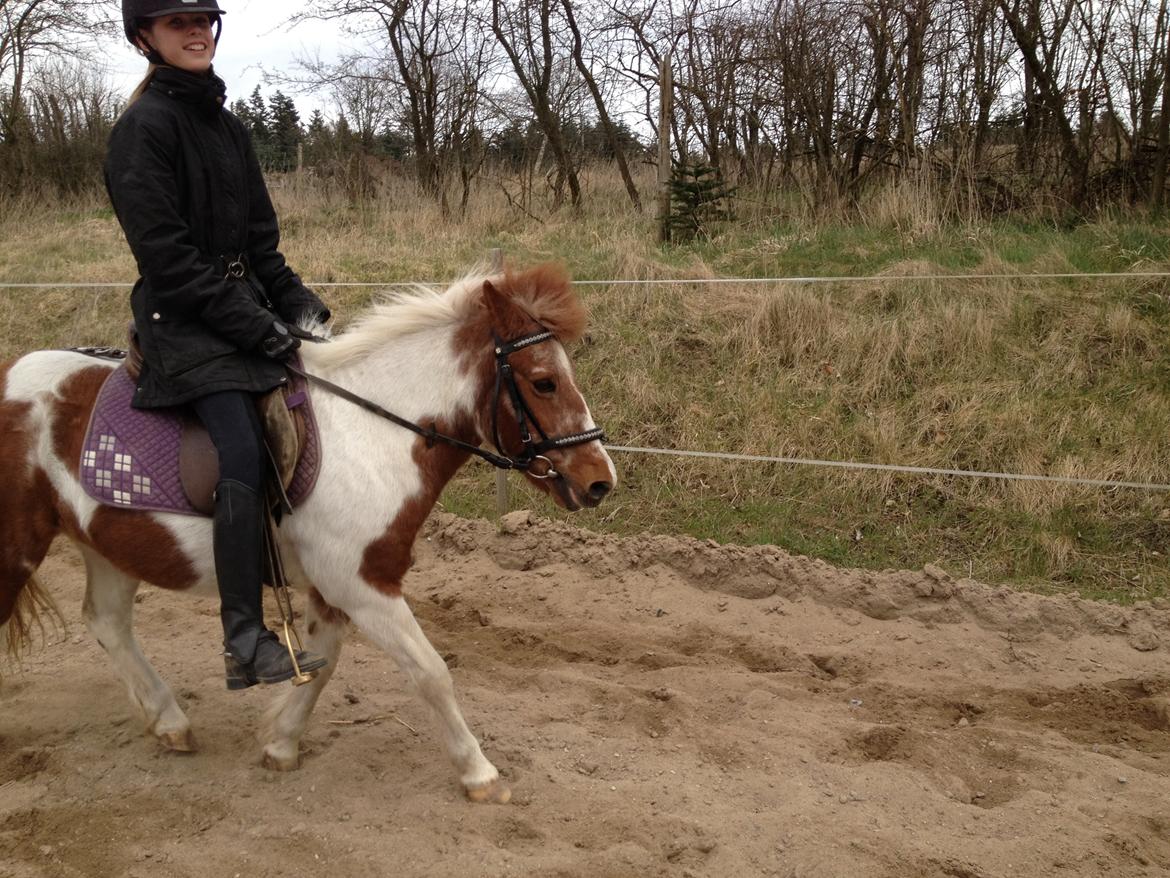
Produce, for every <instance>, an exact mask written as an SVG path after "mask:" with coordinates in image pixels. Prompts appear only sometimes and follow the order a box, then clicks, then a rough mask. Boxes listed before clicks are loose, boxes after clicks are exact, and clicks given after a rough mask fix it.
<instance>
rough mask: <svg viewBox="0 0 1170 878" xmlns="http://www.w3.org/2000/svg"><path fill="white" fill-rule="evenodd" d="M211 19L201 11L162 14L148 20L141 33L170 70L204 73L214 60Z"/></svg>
mask: <svg viewBox="0 0 1170 878" xmlns="http://www.w3.org/2000/svg"><path fill="white" fill-rule="evenodd" d="M211 30H212V27H211V16H209V15H207V14H206V13H203V12H183V13H175V14H174V15H164V16H162V17H161V18H154V19H151V21H150V27H149V28H143V29H142V33H143V34H144V35H145V36H146V38H147V40H149V42H150V45H152V46H154V48H155V49H156V50H157V51H158V53H159V54H160V55H162V57H163V60H164V61H166V62H167V63H168V64H170V65H171V66H172V67H177V68H179V69H180V70H186V71H188V72H189V73H206V72H207V71H208V70H209V69H210V68H211V59H212V58H214V57H215V40H214V39H213V38H212V33H211Z"/></svg>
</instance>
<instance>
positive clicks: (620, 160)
mask: <svg viewBox="0 0 1170 878" xmlns="http://www.w3.org/2000/svg"><path fill="white" fill-rule="evenodd" d="M561 4H562V6H563V7H564V10H565V22H566V23H567V24H568V26H569V32H570V33H571V34H572V36H573V63H574V64H576V65H577V70H578V71H579V72H580V74H581V78H582V79H583V80H584V82H585V85H586V87H587V88H588V89H589V94H590V95H592V96H593V103H594V106H596V107H597V118H598V121H599V122H600V123H601V126H602V128H603V129H604V131H605V136H606V139H607V140H608V141H609V148H610V152H612V153H613V157H614V162H615V163H616V164H617V166H618V172H619V173H620V174H621V175H622V182H623V183H624V184H625V187H626V194H627V195H629V197H630V203H631V204H633V205H634V208H635V209H636V210H637V211H638V212H639V213H641V212H642V200H641V198H639V196H638V188H637V187H636V186H635V185H634V179H633V177H631V176H630V166H629V162H627V161H626V152H625V147H624V145H623V144H622V143H620V142H619V140H618V136H617V129H616V128H615V127H614V124H613V120H612V119H611V118H610V115H609V111H608V110H607V109H606V107H605V99H604V98H603V97H602V94H601V89H600V88H599V87H598V84H597V77H596V76H594V74H593V69H592V67H591V66H590V65H589V64H587V63H586V62H585V53H584V45H585V41H584V39H582V36H581V28H580V26H579V25H578V24H577V16H576V14H575V13H574V11H573V6H574V2H573V0H561ZM591 36H592V37H593V38H594V39H595V40H599V39H600V36H599V31H597V30H595V31H594V33H593V34H591Z"/></svg>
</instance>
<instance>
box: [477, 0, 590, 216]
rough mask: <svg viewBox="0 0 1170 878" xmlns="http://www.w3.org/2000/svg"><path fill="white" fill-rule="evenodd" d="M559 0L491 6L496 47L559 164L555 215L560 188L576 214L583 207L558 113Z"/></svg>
mask: <svg viewBox="0 0 1170 878" xmlns="http://www.w3.org/2000/svg"><path fill="white" fill-rule="evenodd" d="M558 6H559V3H558V0H514V2H509V3H505V2H503V0H492V7H491V29H492V33H494V34H495V36H496V41H497V42H498V43H499V45H500V48H501V49H503V51H504V54H505V55H507V57H508V60H509V61H510V62H511V65H512V71H513V73H514V74H515V75H516V79H517V80H518V81H519V83H520V86H521V88H523V89H524V93H525V94H526V95H527V96H528V101H529V103H530V105H531V107H532V112H533V114H534V115H535V117H536V123H537V125H539V126H540V129H541V131H542V133H543V134H544V136H545V139H546V140H547V142H548V146H549V149H550V150H552V153H553V158H554V160H555V161H556V164H557V179H556V182H555V184H554V186H553V209H554V210H555V209H556V208H558V207H559V206H560V205H561V203H562V201H563V200H564V193H563V188H562V187H563V185H564V184H566V183H567V184H568V187H569V199H570V203H571V204H572V205H573V207H574V208H579V207H580V205H581V183H580V181H579V180H578V179H577V168H576V165H575V164H574V162H573V157H572V155H571V154H570V152H569V146H568V144H567V143H566V142H565V137H564V132H563V128H562V118H561V115H560V114H559V113H558V111H557V107H556V105H557V102H558V100H557V99H558V96H559V93H563V87H564V85H565V78H566V77H565V74H566V65H565V64H564V61H563V59H564V57H565V55H568V54H569V52H568V51H566V47H565V46H564V45H563V44H562V43H559V42H558V35H559V34H562V33H563V29H561V28H560V27H557V26H556V25H560V24H561V22H559V21H554V14H555V12H556V11H557V8H558Z"/></svg>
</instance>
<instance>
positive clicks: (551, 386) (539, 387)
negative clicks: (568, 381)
mask: <svg viewBox="0 0 1170 878" xmlns="http://www.w3.org/2000/svg"><path fill="white" fill-rule="evenodd" d="M532 386H533V387H535V388H536V392H537V393H555V392H556V389H557V383H556V382H555V381H553V380H552V379H551V378H541V379H540V380H538V381H533V382H532Z"/></svg>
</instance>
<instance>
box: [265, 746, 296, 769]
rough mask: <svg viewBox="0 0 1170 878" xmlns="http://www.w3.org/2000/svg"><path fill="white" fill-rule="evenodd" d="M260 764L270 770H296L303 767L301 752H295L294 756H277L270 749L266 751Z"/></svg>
mask: <svg viewBox="0 0 1170 878" xmlns="http://www.w3.org/2000/svg"><path fill="white" fill-rule="evenodd" d="M260 764H261V765H263V766H264V767H265V768H267V769H268V770H269V771H296V770H297V769H298V768H300V767H301V754H300V753H294V754H293V755H292V756H277V755H276V754H275V753H270V752H269V751H268V750H265V751H264V758H263V759H262V760H261V761H260Z"/></svg>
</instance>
